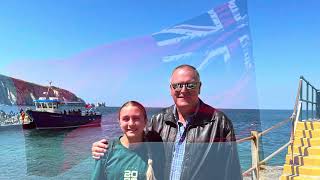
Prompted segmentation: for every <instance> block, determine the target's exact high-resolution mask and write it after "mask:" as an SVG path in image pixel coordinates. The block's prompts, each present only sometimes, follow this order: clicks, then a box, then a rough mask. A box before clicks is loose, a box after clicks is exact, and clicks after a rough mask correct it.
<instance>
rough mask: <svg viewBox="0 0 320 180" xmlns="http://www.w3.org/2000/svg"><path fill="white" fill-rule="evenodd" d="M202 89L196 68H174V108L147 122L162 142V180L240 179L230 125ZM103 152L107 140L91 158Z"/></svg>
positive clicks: (164, 110) (171, 107)
mask: <svg viewBox="0 0 320 180" xmlns="http://www.w3.org/2000/svg"><path fill="white" fill-rule="evenodd" d="M201 85H202V84H201V81H200V75H199V72H198V71H197V70H196V68H194V67H193V66H190V65H181V66H178V67H176V68H175V69H174V70H173V72H172V75H171V78H170V94H171V96H172V99H173V101H174V105H172V106H170V107H168V108H165V109H163V110H162V111H161V112H160V113H158V114H156V115H154V116H152V118H151V121H149V122H148V128H147V130H148V132H154V133H157V134H159V136H160V137H161V138H162V141H163V142H165V143H164V147H165V155H166V156H165V167H164V168H165V171H164V172H165V176H164V179H170V180H180V179H181V180H189V179H192V180H205V179H218V180H221V179H227V180H238V179H242V174H241V167H240V162H239V157H238V152H237V144H236V138H235V133H234V129H233V125H232V123H231V121H230V120H229V119H228V117H227V116H226V115H225V114H224V113H223V112H221V111H219V110H217V109H215V108H213V107H211V106H209V105H207V104H205V103H204V102H203V101H202V100H201V99H200V98H199V94H200V89H201ZM217 86H218V84H217ZM106 149H108V150H107V151H109V149H110V144H108V143H107V140H106V139H102V140H100V141H98V142H95V143H93V145H92V156H93V158H95V159H99V157H100V156H102V155H103V154H104V152H106Z"/></svg>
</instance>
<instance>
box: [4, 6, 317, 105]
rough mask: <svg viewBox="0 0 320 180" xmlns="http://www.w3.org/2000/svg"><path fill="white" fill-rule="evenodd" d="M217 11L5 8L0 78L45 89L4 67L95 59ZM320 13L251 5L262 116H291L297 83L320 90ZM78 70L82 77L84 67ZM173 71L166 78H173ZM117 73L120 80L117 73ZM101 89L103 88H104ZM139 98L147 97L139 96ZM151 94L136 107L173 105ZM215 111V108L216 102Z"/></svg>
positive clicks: (163, 93)
mask: <svg viewBox="0 0 320 180" xmlns="http://www.w3.org/2000/svg"><path fill="white" fill-rule="evenodd" d="M219 3H220V2H217V1H204V0H200V1H199V0H197V1H196V0H191V1H188V3H186V2H185V1H182V0H175V1H169V0H161V1H160V0H159V1H152V2H151V1H146V0H143V1H139V3H137V2H133V1H129V0H126V1H124V0H122V1H121V0H120V1H109V2H107V1H102V0H95V1H87V0H77V1H62V0H61V1H49V0H45V1H36V0H34V1H32V0H30V1H14V0H10V1H9V0H7V1H2V6H1V10H0V27H1V28H0V34H2V36H0V74H5V75H9V76H13V77H18V78H21V79H24V80H26V81H33V82H36V83H40V84H45V83H46V80H43V79H42V80H38V81H37V78H36V76H39V75H37V74H36V73H35V72H37V70H34V69H31V68H30V67H28V68H27V69H25V70H24V71H26V72H28V73H29V74H31V73H34V74H35V75H34V76H31V75H28V76H26V75H24V74H23V73H21V74H19V73H15V72H13V70H12V68H11V69H10V68H9V69H8V68H7V67H8V66H10V65H11V66H13V65H14V66H16V65H17V64H18V65H19V63H17V62H22V61H25V62H28V61H36V62H39V64H41V63H42V62H43V61H51V62H52V61H54V62H59V61H60V60H62V61H63V60H64V59H77V58H76V57H78V56H79V54H90V53H91V50H92V51H95V50H96V49H97V48H98V49H99V47H104V46H106V47H108V45H109V44H114V43H117V42H121V41H125V40H128V39H134V38H137V37H142V36H145V35H150V34H152V33H155V32H158V31H160V30H162V29H165V28H167V27H170V26H172V25H175V24H177V23H179V22H183V21H185V20H187V19H190V18H192V17H195V16H197V15H200V14H202V13H204V12H206V11H208V10H210V9H211V8H212V7H214V6H215V5H217V4H219ZM319 5H320V2H318V1H316V0H314V1H308V3H306V2H301V1H289V0H285V1H281V2H279V1H275V0H274V1H253V0H249V1H248V15H249V25H250V31H251V38H252V50H253V60H254V63H255V78H256V90H257V93H258V99H257V100H258V107H259V108H266V109H291V108H293V105H294V100H295V95H296V91H297V86H298V78H299V76H300V75H304V76H305V77H306V78H307V79H308V80H309V81H310V82H311V83H313V84H314V85H315V86H316V87H320V84H319V80H318V77H319V75H318V74H319V73H318V72H319V71H318V69H316V68H317V67H319V65H320V62H319V61H317V60H318V56H319V55H318V54H317V53H316V52H317V50H318V48H319V47H320V36H319V35H318V33H319V32H320V17H319V16H320V15H319V14H318V13H317V9H316V8H317V7H319ZM116 67H118V66H116ZM16 68H23V67H19V66H17V67H16ZM81 69H82V70H85V69H84V67H82V68H81ZM170 70H171V69H168V71H166V72H164V74H168V73H169V72H170ZM66 71H67V69H66ZM119 71H120V72H121V70H120V69H119ZM97 75H99V72H97ZM59 76H60V78H58V79H59V80H60V81H58V82H54V83H55V84H56V85H58V86H59V85H64V84H63V83H62V82H61V81H63V75H59ZM24 77H28V78H27V79H25V78H24ZM118 77H119V79H122V78H123V79H126V78H125V77H120V76H118ZM96 79H99V77H98V78H96ZM93 81H94V80H93ZM109 84H110V83H108V85H109ZM97 86H101V84H99V81H97ZM102 86H107V85H102ZM131 86H132V85H131ZM148 86H150V85H148ZM63 87H65V86H63ZM66 88H67V89H70V90H72V91H73V92H75V93H76V94H79V95H80V96H81V97H82V98H84V99H85V100H87V101H100V100H102V101H106V102H107V103H109V102H110V105H121V103H122V102H123V101H125V99H126V98H134V94H133V93H132V94H129V95H128V96H126V94H123V95H121V97H120V95H119V94H118V96H113V97H109V96H104V95H103V94H104V93H108V92H105V90H108V88H104V89H103V88H102V89H103V90H104V92H101V91H99V88H97V89H94V90H92V92H90V91H89V90H88V91H85V92H86V93H84V92H77V89H72V84H71V85H70V88H69V87H66ZM118 88H119V89H123V88H125V87H123V86H121V87H118ZM151 88H152V85H151ZM165 88H167V87H164V89H165ZM203 88H204V91H203V94H204V93H207V92H206V91H205V88H206V87H203ZM109 89H110V88H109ZM116 90H118V89H116V88H115V89H114V91H116ZM135 90H136V92H141V91H143V90H142V89H139V88H136V89H135ZM143 93H144V92H143ZM147 93H148V94H147V95H145V97H144V98H143V97H141V98H138V100H141V101H143V102H146V104H147V105H149V104H150V105H158V104H159V103H152V102H151V101H153V97H154V96H155V94H156V96H160V97H163V98H164V99H167V101H165V103H164V104H163V105H168V104H170V102H169V101H170V97H169V90H167V89H166V90H159V91H158V90H152V92H151V91H148V92H147ZM93 94H94V95H93ZM95 95H96V96H95ZM204 97H205V95H204ZM210 104H211V105H215V102H214V101H213V102H210ZM159 105H162V104H159ZM229 107H231V108H241V107H242V108H250V107H252V106H251V105H246V104H245V103H242V104H241V105H240V106H234V107H233V106H229Z"/></svg>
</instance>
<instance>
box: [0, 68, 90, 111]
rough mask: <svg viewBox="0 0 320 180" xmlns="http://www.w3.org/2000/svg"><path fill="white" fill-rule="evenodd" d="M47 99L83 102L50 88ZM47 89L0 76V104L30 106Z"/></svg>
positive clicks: (65, 91) (71, 94)
mask: <svg viewBox="0 0 320 180" xmlns="http://www.w3.org/2000/svg"><path fill="white" fill-rule="evenodd" d="M52 89H54V91H49V95H48V96H49V97H58V98H61V99H64V100H67V101H80V102H84V101H83V100H82V99H81V98H79V97H77V96H76V95H75V94H73V93H72V92H70V91H67V90H64V89H60V88H57V87H54V86H52ZM47 91H48V87H46V86H41V85H38V84H34V83H31V82H26V81H23V80H19V79H15V78H11V77H8V76H4V75H1V74H0V104H5V105H23V106H32V105H33V100H35V99H38V98H39V97H43V96H45V94H43V93H44V92H47Z"/></svg>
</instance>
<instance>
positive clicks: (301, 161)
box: [286, 154, 320, 167]
mask: <svg viewBox="0 0 320 180" xmlns="http://www.w3.org/2000/svg"><path fill="white" fill-rule="evenodd" d="M291 158H292V156H291V155H286V164H292V161H291ZM293 159H294V162H293V163H294V164H295V165H305V166H318V167H320V154H319V155H317V156H300V155H294V156H293Z"/></svg>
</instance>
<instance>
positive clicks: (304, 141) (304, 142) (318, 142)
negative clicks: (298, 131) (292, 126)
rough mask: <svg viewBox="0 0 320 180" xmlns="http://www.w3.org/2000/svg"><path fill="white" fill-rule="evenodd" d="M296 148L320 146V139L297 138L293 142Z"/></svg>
mask: <svg viewBox="0 0 320 180" xmlns="http://www.w3.org/2000/svg"><path fill="white" fill-rule="evenodd" d="M293 145H294V146H320V137H319V138H300V139H298V138H296V139H295V140H294V142H293Z"/></svg>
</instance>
